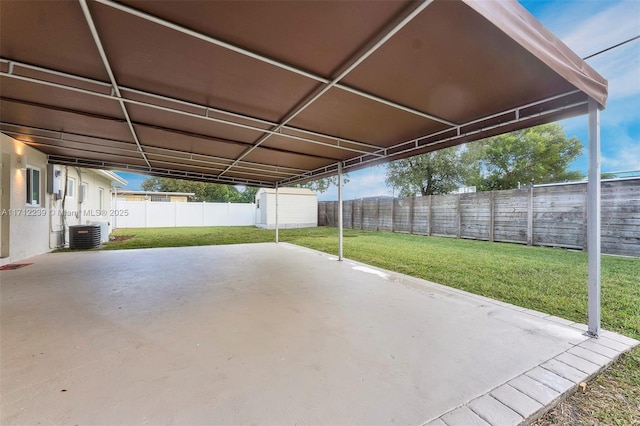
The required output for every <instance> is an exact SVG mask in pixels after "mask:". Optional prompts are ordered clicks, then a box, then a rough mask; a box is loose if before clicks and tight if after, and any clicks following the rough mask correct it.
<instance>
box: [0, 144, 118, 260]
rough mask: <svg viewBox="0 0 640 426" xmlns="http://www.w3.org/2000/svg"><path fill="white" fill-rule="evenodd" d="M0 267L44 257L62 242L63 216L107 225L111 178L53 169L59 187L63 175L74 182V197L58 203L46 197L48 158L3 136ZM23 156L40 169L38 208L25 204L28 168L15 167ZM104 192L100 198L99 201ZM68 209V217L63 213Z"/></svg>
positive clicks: (74, 221) (68, 222) (74, 222)
mask: <svg viewBox="0 0 640 426" xmlns="http://www.w3.org/2000/svg"><path fill="white" fill-rule="evenodd" d="M0 153H1V157H0V159H1V160H2V161H0V165H1V166H0V179H1V181H0V188H1V192H0V265H3V264H6V263H12V262H17V261H20V260H22V259H25V258H28V257H31V256H35V255H38V254H42V253H46V252H48V251H50V250H52V249H55V248H56V247H57V246H58V245H59V243H60V242H61V232H62V229H63V218H64V219H66V224H65V226H66V229H67V232H66V233H65V241H68V240H69V239H68V226H71V225H77V224H87V223H92V222H109V214H110V212H109V210H110V209H111V193H110V191H111V180H110V179H108V178H107V177H105V176H103V175H101V174H100V172H99V171H96V170H89V169H78V168H75V167H65V166H57V165H56V166H54V169H55V170H59V171H60V176H59V179H60V182H61V186H60V188H61V189H62V190H64V178H65V174H66V176H68V178H69V179H70V180H72V181H73V182H74V195H73V197H72V196H68V197H67V198H66V200H65V204H64V210H63V203H62V200H56V199H55V197H54V196H53V195H52V194H48V193H47V157H46V155H45V154H43V153H42V152H40V151H38V150H36V149H33V148H31V147H29V146H27V145H25V144H23V143H21V142H19V141H17V140H15V139H12V138H10V137H8V136H6V135H4V134H0ZM18 156H22V157H23V159H24V160H25V163H26V165H27V167H30V168H37V169H39V170H40V194H41V195H40V206H37V207H36V206H28V205H27V202H26V180H25V179H26V173H27V172H26V170H22V169H21V168H19V167H18V165H17V158H18ZM83 183H84V184H86V186H87V191H86V197H85V199H84V201H82V202H80V197H79V194H80V191H81V189H80V188H81V184H83ZM100 189H102V197H100ZM63 211H64V213H63Z"/></svg>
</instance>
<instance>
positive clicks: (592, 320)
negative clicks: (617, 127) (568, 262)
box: [587, 98, 600, 337]
mask: <svg viewBox="0 0 640 426" xmlns="http://www.w3.org/2000/svg"><path fill="white" fill-rule="evenodd" d="M588 179H589V181H588V184H587V194H588V202H587V209H588V212H587V250H588V252H589V291H588V294H589V308H588V322H589V324H588V331H587V333H588V334H589V335H591V336H594V337H598V335H599V334H600V109H599V106H598V103H597V102H596V101H595V100H593V99H591V98H589V176H588Z"/></svg>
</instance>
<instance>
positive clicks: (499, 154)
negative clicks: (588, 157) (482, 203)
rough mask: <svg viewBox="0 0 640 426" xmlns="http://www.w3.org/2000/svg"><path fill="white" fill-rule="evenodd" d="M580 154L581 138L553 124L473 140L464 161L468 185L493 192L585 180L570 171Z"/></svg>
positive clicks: (578, 173)
mask: <svg viewBox="0 0 640 426" xmlns="http://www.w3.org/2000/svg"><path fill="white" fill-rule="evenodd" d="M581 154H582V144H581V143H580V140H578V139H577V138H575V137H572V138H567V134H566V133H565V131H564V129H563V128H562V126H561V125H559V124H557V123H551V124H543V125H541V126H537V127H532V128H529V129H523V130H518V131H515V132H511V133H506V134H503V135H499V136H494V137H492V138H488V139H484V140H482V141H478V142H472V143H470V144H468V145H467V149H466V151H465V152H464V153H463V155H462V162H463V164H465V165H466V167H465V170H466V177H465V181H466V184H467V185H474V186H476V188H477V189H478V190H480V191H491V190H499V189H512V188H517V187H518V184H520V185H528V184H533V183H551V182H564V181H569V180H579V179H582V177H583V176H582V173H580V172H578V171H569V170H567V169H568V167H569V165H570V164H571V162H572V161H573V160H575V159H576V158H577V157H578V156H579V155H581Z"/></svg>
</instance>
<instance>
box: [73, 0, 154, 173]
mask: <svg viewBox="0 0 640 426" xmlns="http://www.w3.org/2000/svg"><path fill="white" fill-rule="evenodd" d="M78 1H79V2H80V7H81V8H82V13H83V14H84V18H85V20H86V21H87V25H88V26H89V30H90V31H91V35H92V36H93V41H94V42H95V44H96V47H97V48H98V53H99V54H100V58H101V59H102V63H103V64H104V67H105V69H106V71H107V74H108V75H109V80H110V81H111V85H112V87H113V90H114V92H115V94H116V97H117V98H118V103H119V104H120V109H122V114H123V115H124V118H125V120H126V121H127V125H128V126H129V131H130V132H131V136H132V137H133V140H135V141H136V145H138V149H139V150H140V155H141V156H142V158H143V159H144V162H145V163H147V166H149V168H151V163H149V160H148V159H147V156H146V155H145V153H144V151H143V150H142V146H141V145H140V141H139V140H138V135H137V134H136V131H135V129H134V128H133V124H131V118H130V117H129V112H128V111H127V107H126V106H125V104H124V102H123V101H122V96H121V95H120V88H119V87H118V83H117V82H116V78H115V76H114V75H113V71H112V70H111V65H110V64H109V59H108V58H107V54H106V52H105V50H104V47H103V46H102V41H101V40H100V35H99V34H98V29H97V28H96V25H95V23H94V22H93V18H92V17H91V12H90V11H89V6H87V0H78Z"/></svg>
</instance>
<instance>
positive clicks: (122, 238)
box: [109, 235, 133, 241]
mask: <svg viewBox="0 0 640 426" xmlns="http://www.w3.org/2000/svg"><path fill="white" fill-rule="evenodd" d="M132 238H133V235H117V236H115V237H109V241H127V240H130V239H132Z"/></svg>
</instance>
